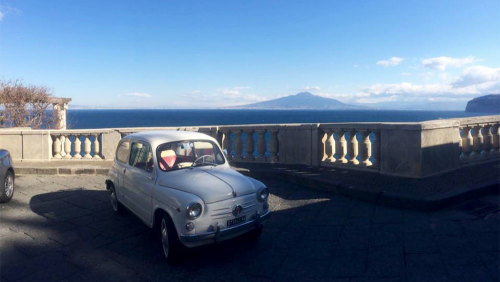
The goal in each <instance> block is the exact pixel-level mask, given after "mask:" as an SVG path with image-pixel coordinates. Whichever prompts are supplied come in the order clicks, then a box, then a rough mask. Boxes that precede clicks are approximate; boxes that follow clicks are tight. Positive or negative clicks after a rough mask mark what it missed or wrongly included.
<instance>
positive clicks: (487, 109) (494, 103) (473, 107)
mask: <svg viewBox="0 0 500 282" xmlns="http://www.w3.org/2000/svg"><path fill="white" fill-rule="evenodd" d="M465 111H466V112H470V113H494V114H498V113H500V94H490V95H486V96H481V97H477V98H474V99H472V100H470V101H469V102H468V103H467V107H465Z"/></svg>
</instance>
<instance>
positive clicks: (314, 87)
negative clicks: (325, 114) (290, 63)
mask: <svg viewBox="0 0 500 282" xmlns="http://www.w3.org/2000/svg"><path fill="white" fill-rule="evenodd" d="M304 90H305V91H320V90H321V87H319V86H306V87H304Z"/></svg>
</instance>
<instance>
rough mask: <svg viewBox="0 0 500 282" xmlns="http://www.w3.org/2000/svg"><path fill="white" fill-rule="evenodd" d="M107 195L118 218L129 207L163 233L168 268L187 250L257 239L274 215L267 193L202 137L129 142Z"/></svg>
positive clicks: (154, 134) (163, 135)
mask: <svg viewBox="0 0 500 282" xmlns="http://www.w3.org/2000/svg"><path fill="white" fill-rule="evenodd" d="M106 188H107V190H108V191H109V192H110V193H109V194H110V201H111V206H112V208H113V210H114V211H115V212H116V213H120V212H121V211H122V210H123V206H125V207H127V209H128V210H130V211H132V213H134V214H135V215H136V216H138V217H139V218H140V219H141V220H142V221H143V222H144V223H145V224H146V225H147V226H149V227H151V228H153V230H157V232H159V235H160V237H161V245H162V249H163V254H164V256H165V258H166V259H167V260H168V261H173V260H176V259H177V258H178V257H179V255H181V253H182V248H183V247H196V246H200V245H204V244H209V243H213V242H219V241H222V240H226V239H230V238H234V237H237V236H240V235H242V234H244V233H250V235H251V236H255V237H258V236H259V235H260V234H261V232H262V221H263V220H265V219H266V218H267V217H268V216H269V206H268V203H267V198H268V196H269V190H268V188H266V186H265V185H264V184H263V183H262V182H260V181H257V180H255V179H253V178H250V177H246V176H244V175H242V174H240V173H238V172H237V171H235V170H233V169H231V168H230V166H229V164H228V161H227V160H226V157H225V155H224V154H223V153H222V152H221V150H220V148H219V146H218V145H217V141H216V140H215V139H214V138H212V137H209V136H208V135H205V134H201V133H196V132H187V131H150V132H141V133H135V134H131V135H128V136H126V137H124V138H123V139H122V140H121V141H120V142H119V144H118V148H117V150H116V158H115V161H114V163H113V166H112V168H111V169H110V171H109V175H108V179H107V180H106Z"/></svg>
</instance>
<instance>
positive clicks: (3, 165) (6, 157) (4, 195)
mask: <svg viewBox="0 0 500 282" xmlns="http://www.w3.org/2000/svg"><path fill="white" fill-rule="evenodd" d="M14 178H15V172H14V167H13V165H12V159H11V157H10V154H9V151H7V150H2V149H0V181H3V182H1V183H3V185H2V186H0V203H6V202H8V201H10V199H12V195H14Z"/></svg>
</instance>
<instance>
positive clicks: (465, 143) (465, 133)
mask: <svg viewBox="0 0 500 282" xmlns="http://www.w3.org/2000/svg"><path fill="white" fill-rule="evenodd" d="M471 129H472V128H471V127H469V126H467V125H466V126H464V127H463V128H462V155H461V156H460V159H461V160H462V161H467V160H468V159H470V158H471V153H472V142H473V141H474V139H473V138H472V130H471Z"/></svg>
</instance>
